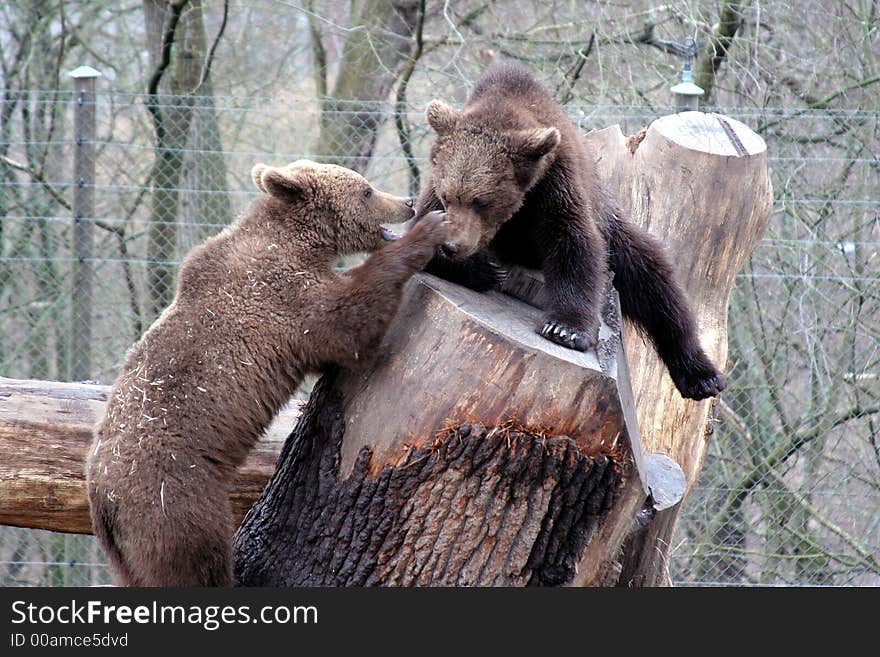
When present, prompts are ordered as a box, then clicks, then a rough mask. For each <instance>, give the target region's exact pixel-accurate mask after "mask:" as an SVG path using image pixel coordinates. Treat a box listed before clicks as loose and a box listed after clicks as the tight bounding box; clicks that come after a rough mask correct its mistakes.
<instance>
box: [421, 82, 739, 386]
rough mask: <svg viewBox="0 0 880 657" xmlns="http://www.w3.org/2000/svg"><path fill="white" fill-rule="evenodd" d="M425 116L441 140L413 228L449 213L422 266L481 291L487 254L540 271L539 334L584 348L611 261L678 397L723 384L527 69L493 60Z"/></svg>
mask: <svg viewBox="0 0 880 657" xmlns="http://www.w3.org/2000/svg"><path fill="white" fill-rule="evenodd" d="M427 115H428V121H429V123H430V124H431V126H432V127H433V128H434V130H435V132H436V133H437V140H436V142H435V143H434V145H433V147H432V149H431V165H432V174H431V181H430V183H429V184H428V185H427V187H426V188H425V189H424V190H423V192H422V195H421V197H420V199H419V203H418V207H417V209H416V212H417V215H416V220H415V225H418V221H419V219H418V217H420V216H422V215H423V214H424V213H426V212H428V211H431V210H439V209H443V208H445V210H446V212H447V218H448V220H449V222H450V226H451V227H450V239H449V242H448V243H447V245H446V247H445V251H446V254H445V255H444V253H443V252H439V253H438V254H437V256H436V257H435V258H434V259H433V260H432V261H431V263H430V264H429V266H428V271H430V272H432V273H436V274H438V275H440V276H443V277H445V278H448V279H450V280H453V281H457V282H460V283H462V284H464V285H468V286H470V287H473V288H474V289H479V290H485V289H489V288H491V287H493V286H494V285H496V284H497V283H498V282H499V277H500V276H499V272H498V269H497V267H495V266H493V262H492V258H493V257H497V258H498V259H500V260H501V261H502V262H508V263H516V264H519V265H523V266H526V267H532V268H540V269H543V271H544V276H545V281H546V290H547V298H548V304H547V314H546V318H545V321H544V322H543V323H542V324H541V326H540V327H538V330H539V332H540V333H541V334H542V335H544V336H545V337H547V338H548V339H550V340H553V341H554V342H557V343H559V344H561V345H563V346H566V347H570V348H573V349H580V350H585V349H588V348H590V347H592V346H594V345H595V344H596V340H597V338H598V328H599V303H600V299H601V291H602V289H603V287H604V285H605V281H606V279H607V270H608V269H609V268H610V269H611V270H612V271H613V272H614V275H615V276H614V285H615V287H616V288H617V290H618V293H619V295H620V302H621V308H622V311H623V314H624V315H625V316H626V317H627V318H628V319H630V320H632V321H634V322H635V323H636V325H637V326H638V327H639V328H640V329H642V330H643V331H644V332H645V333H646V334H647V335H648V336H649V337H650V338H651V339H652V341H653V343H654V345H655V347H656V348H657V351H658V353H659V355H660V357H661V358H662V359H663V361H664V363H665V364H666V366H667V368H668V369H669V373H670V375H671V376H672V379H673V381H674V382H675V384H676V386H677V387H678V389H679V391H680V392H681V394H682V395H683V396H684V397H689V398H693V399H703V398H705V397H709V396H713V395H716V394H718V393H719V392H720V391H721V390H723V389H724V387H725V386H726V385H727V383H726V381H725V379H724V376H723V375H722V374H721V373H720V372H719V371H718V369H717V368H716V367H715V366H714V365H713V364H712V362H711V361H710V360H709V358H708V357H707V356H706V354H705V352H704V351H703V349H702V348H701V346H700V343H699V338H698V334H697V328H696V321H695V319H694V315H693V312H692V311H691V309H690V305H689V303H688V301H687V298H686V296H685V294H684V291H683V290H682V288H681V287H680V285H679V284H678V283H677V282H676V280H675V272H674V267H673V266H672V264H671V262H670V261H669V258H668V257H667V256H666V254H665V252H664V249H663V246H662V244H661V243H660V242H659V241H658V240H656V239H655V238H653V237H652V236H651V235H649V234H648V233H647V232H645V231H643V230H641V229H639V228H638V227H637V226H635V225H634V224H633V223H632V222H631V221H630V220H629V219H628V218H627V217H626V216H625V214H624V213H623V211H622V210H621V208H620V207H619V206H618V204H617V203H616V201H615V200H614V199H613V198H612V196H611V195H610V194H609V192H608V191H607V190H606V189H605V188H604V187H603V185H602V184H601V182H600V181H599V178H598V177H597V175H596V173H595V163H594V159H595V154H594V153H592V152H590V150H589V149H588V147H587V145H586V142H585V141H584V139H583V137H582V135H581V134H580V131H579V130H578V129H577V128H576V127H575V126H574V124H572V122H571V121H570V120H569V119H568V118H567V117H566V115H565V112H564V111H563V109H562V107H560V105H559V104H558V103H556V102H555V101H554V100H553V98H552V97H551V96H550V95H549V94H548V93H547V92H546V91H545V90H544V89H543V88H542V87H541V85H540V84H539V83H538V82H537V81H536V80H535V79H534V78H533V77H532V75H531V74H530V73H529V71H527V70H526V69H524V68H522V67H520V66H514V65H501V66H496V67H494V68H493V69H490V70H489V71H488V72H487V73H486V74H485V75H484V76H483V77H482V78H481V79H480V80H479V82H478V83H477V85H476V87H475V89H474V92H473V94H472V96H471V98H470V99H469V100H468V102H467V104H466V105H465V107H464V109H463V110H461V111H458V110H454V109H452V108H451V107H448V106H446V105H444V104H443V103H441V102H440V101H433V102H431V103H430V104H429V106H428V111H427ZM450 256H454V257H450Z"/></svg>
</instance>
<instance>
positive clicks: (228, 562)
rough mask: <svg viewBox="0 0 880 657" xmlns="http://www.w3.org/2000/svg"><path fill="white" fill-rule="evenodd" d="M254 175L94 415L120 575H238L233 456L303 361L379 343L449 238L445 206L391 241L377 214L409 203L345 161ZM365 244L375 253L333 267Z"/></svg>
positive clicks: (104, 516) (394, 217)
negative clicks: (233, 216)
mask: <svg viewBox="0 0 880 657" xmlns="http://www.w3.org/2000/svg"><path fill="white" fill-rule="evenodd" d="M253 177H254V182H255V183H256V185H257V187H258V188H259V189H260V190H261V191H263V192H266V195H264V196H262V197H261V198H259V199H258V200H257V201H256V202H255V203H254V204H253V206H252V207H251V209H250V211H249V212H247V213H246V214H245V215H244V216H243V217H242V218H241V219H240V220H239V221H238V222H237V223H236V224H234V225H233V226H231V227H230V228H228V229H227V230H225V231H224V232H223V233H221V234H220V235H218V236H216V237H214V238H212V239H210V240H208V241H207V242H206V243H205V244H203V245H201V246H200V247H198V248H196V249H195V250H194V251H193V252H192V253H191V254H190V255H189V256H188V257H187V258H186V260H185V261H184V263H183V265H182V266H181V270H180V276H179V281H178V289H177V295H176V297H175V299H174V301H173V302H172V304H171V305H170V306H169V307H168V308H167V309H166V310H165V312H164V313H163V314H162V316H161V317H159V319H158V320H156V322H155V323H154V324H153V326H152V327H151V328H150V329H149V330H148V331H147V332H146V334H145V335H144V336H143V337H142V338H141V340H140V341H139V342H138V343H136V344H135V345H134V346H133V347H132V349H131V350H130V351H129V353H128V356H127V358H126V361H125V364H124V366H123V368H122V373H121V375H120V376H119V378H118V379H117V381H116V383H115V384H114V386H113V388H112V391H111V393H110V398H109V400H108V403H107V409H106V412H105V415H104V417H103V418H102V420H101V421H100V423H99V424H98V426H97V427H96V429H95V436H94V442H93V444H92V446H91V448H90V450H89V454H88V462H87V473H86V474H87V483H88V492H89V500H90V505H91V512H92V520H93V527H94V532H95V535H96V536H97V537H98V539H99V541H100V543H101V545H102V547H103V548H104V550H105V551H106V552H107V554H108V556H109V558H110V563H111V567H112V569H113V571H114V573H115V575H116V578H117V580H118V582H119V583H120V584H124V585H133V586H228V585H231V584H232V544H231V540H232V534H233V530H234V527H233V523H232V515H231V511H230V507H229V501H228V497H227V496H228V493H229V489H230V485H231V482H232V480H233V478H234V475H235V472H236V470H237V468H238V467H239V466H240V465H241V464H242V462H243V461H244V459H245V457H246V455H247V454H248V452H249V451H250V449H251V448H252V447H253V445H254V443H255V442H256V441H257V440H258V438H259V437H260V435H261V434H262V433H263V431H265V429H266V428H267V427H268V425H269V424H270V422H271V421H272V419H273V417H274V416H275V415H276V413H277V412H278V410H279V409H280V408H281V406H282V405H284V404H285V403H286V402H287V400H288V399H289V398H290V395H291V394H292V393H293V392H294V390H295V389H296V387H297V386H298V385H299V383H300V382H301V381H302V378H303V375H304V374H306V373H308V372H312V371H316V370H319V369H320V368H322V367H323V366H325V365H328V364H331V363H336V364H341V365H344V366H352V365H355V364H357V363H358V362H359V361H361V360H363V359H365V358H366V357H367V356H369V355H370V353H371V351H372V350H374V349H375V347H376V345H377V344H378V342H379V340H381V338H382V336H383V335H384V332H385V330H386V329H387V326H388V324H389V322H390V321H391V319H392V318H393V316H394V314H395V313H396V311H397V308H398V305H399V303H400V297H401V292H402V288H403V285H404V283H405V282H406V281H407V280H408V279H409V278H410V276H411V275H412V274H413V273H415V272H416V271H418V270H420V269H421V268H422V267H423V266H424V265H425V263H427V261H428V260H429V259H430V258H431V256H432V254H433V253H434V251H435V248H436V246H437V245H438V244H440V243H442V242H443V240H444V239H446V235H447V228H446V223H445V221H444V220H443V219H442V216H441V215H434V216H433V217H432V218H431V219H430V220H429V221H428V222H420V227H421V225H422V223H424V224H425V228H424V230H420V231H417V232H416V233H414V232H410V233H408V234H407V236H406V237H404V238H402V239H400V240H398V241H396V242H393V243H391V244H389V245H387V246H384V248H383V245H384V240H383V237H382V234H381V232H380V222H392V223H393V222H401V221H404V220H407V219H409V218H410V217H411V215H412V210H411V209H410V206H411V202H409V201H407V200H406V199H403V198H398V197H394V196H391V195H389V194H384V193H382V192H379V191H378V190H374V189H373V188H372V187H371V186H370V184H369V183H368V182H367V181H366V180H364V179H363V178H362V177H361V176H360V175H358V174H357V173H355V172H353V171H350V170H348V169H344V168H342V167H336V166H331V165H318V164H315V163H312V162H308V161H299V162H295V163H293V164H290V165H288V166H286V167H281V168H275V167H267V166H265V165H257V166H255V167H254V170H253ZM367 190H369V191H367ZM368 196H369V197H368ZM358 251H369V252H374V253H373V255H372V256H371V257H370V258H369V259H368V260H367V261H366V262H365V263H364V264H363V265H361V266H360V267H357V268H355V269H353V270H351V271H349V272H347V273H345V274H343V275H340V274H337V273H334V272H333V270H332V266H333V264H334V261H335V260H336V258H337V257H338V256H339V255H342V254H347V253H354V252H358Z"/></svg>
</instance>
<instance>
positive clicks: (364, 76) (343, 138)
mask: <svg viewBox="0 0 880 657" xmlns="http://www.w3.org/2000/svg"><path fill="white" fill-rule="evenodd" d="M418 6H419V3H418V2H417V1H416V0H362V1H361V2H358V3H352V21H351V22H352V24H353V25H359V26H363V29H358V30H352V31H351V32H349V33H348V36H347V37H346V40H345V45H344V46H343V49H342V59H341V61H340V62H339V69H338V73H337V75H336V83H335V84H334V86H333V92H332V94H331V95H330V97H328V98H323V99H322V101H321V133H320V138H319V141H318V144H317V153H318V155H319V156H321V159H322V160H323V161H326V162H332V163H334V164H340V165H342V166H346V167H349V168H351V169H355V170H356V171H360V172H363V171H364V170H366V168H367V165H369V163H370V158H371V157H372V155H373V147H374V146H375V144H376V136H377V133H378V130H379V127H380V126H381V125H382V122H383V121H384V120H385V118H386V112H385V111H384V109H382V108H381V107H378V106H377V102H380V101H384V100H386V99H387V98H388V94H389V93H390V91H391V87H392V86H393V85H394V83H395V82H396V81H397V74H398V70H399V68H400V65H401V63H402V62H403V61H404V59H405V58H406V57H407V56H409V55H410V53H411V52H412V51H413V47H414V41H413V32H414V30H415V28H416V23H417V20H418ZM319 38H320V35H319V33H318V32H317V30H316V28H315V24H314V23H313V24H312V39H319ZM318 43H319V42H318ZM317 51H320V48H318V49H317ZM318 59H320V57H319V58H318ZM315 65H316V67H319V68H320V69H321V70H322V71H324V70H325V69H326V64H321V63H320V62H319V61H316V62H315ZM320 86H321V84H318V87H320Z"/></svg>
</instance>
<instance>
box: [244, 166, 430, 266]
mask: <svg viewBox="0 0 880 657" xmlns="http://www.w3.org/2000/svg"><path fill="white" fill-rule="evenodd" d="M251 178H253V181H254V184H255V185H256V186H257V189H259V190H260V191H261V192H265V193H266V194H269V195H271V196H273V197H275V198H276V199H279V200H280V201H283V202H287V203H290V204H291V205H292V206H294V208H293V210H294V211H293V212H289V213H284V217H285V220H286V221H293V222H299V221H309V222H313V226H312V229H313V230H314V231H315V233H316V234H320V235H324V236H326V237H327V238H328V239H329V240H331V241H332V242H333V243H334V244H335V247H336V250H337V253H339V255H346V254H350V253H358V252H361V251H368V252H371V251H376V250H377V249H379V248H381V247H382V245H383V244H384V243H385V242H387V241H390V240H393V239H396V235H394V233H392V232H391V231H390V230H388V229H387V228H385V227H384V226H382V224H383V223H385V222H387V223H392V224H394V223H403V222H404V221H407V220H409V219H410V218H411V217H412V215H413V209H412V206H413V202H412V199H408V198H401V197H399V196H393V195H392V194H386V193H385V192H381V191H379V190H378V189H376V188H375V187H373V186H372V185H371V184H370V183H369V181H367V180H366V179H365V178H364V177H363V176H362V175H360V174H359V173H357V172H356V171H352V170H351V169H346V168H345V167H340V166H337V165H335V164H319V163H317V162H312V161H311V160H297V161H296V162H291V163H290V164H288V165H286V166H283V167H271V166H268V165H265V164H256V165H254V168H253V169H252V170H251Z"/></svg>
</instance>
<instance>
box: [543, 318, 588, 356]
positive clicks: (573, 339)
mask: <svg viewBox="0 0 880 657" xmlns="http://www.w3.org/2000/svg"><path fill="white" fill-rule="evenodd" d="M537 333H538V334H539V335H541V336H542V337H545V338H547V339H548V340H550V342H555V343H556V344H558V345H561V346H563V347H567V348H568V349H575V350H577V351H586V350H587V349H589V348H590V347H592V346H594V345H595V344H596V340H595V338H594V339H592V340H591V339H590V336H589V334H588V333H587V332H586V331H578V330H576V329H573V328H571V327H568V326H563V325H562V324H557V323H555V322H546V323H545V324H544V325H543V326H542V327H541V328H539V329H537Z"/></svg>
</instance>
